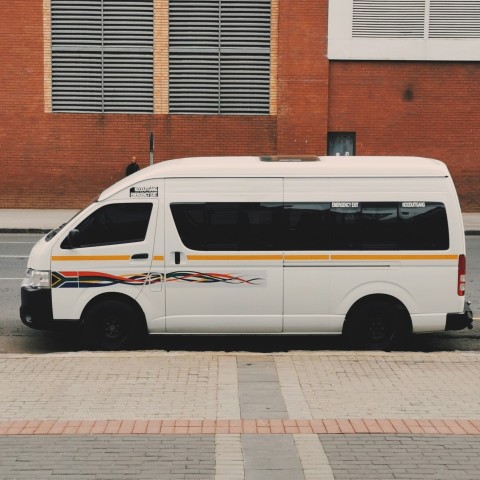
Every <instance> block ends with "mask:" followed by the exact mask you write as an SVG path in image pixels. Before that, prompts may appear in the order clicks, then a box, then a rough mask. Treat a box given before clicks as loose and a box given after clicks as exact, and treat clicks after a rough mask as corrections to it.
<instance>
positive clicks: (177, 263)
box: [174, 252, 180, 265]
mask: <svg viewBox="0 0 480 480" xmlns="http://www.w3.org/2000/svg"><path fill="white" fill-rule="evenodd" d="M174 256H175V265H180V252H175V255H174Z"/></svg>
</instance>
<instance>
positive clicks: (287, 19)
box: [277, 0, 329, 154]
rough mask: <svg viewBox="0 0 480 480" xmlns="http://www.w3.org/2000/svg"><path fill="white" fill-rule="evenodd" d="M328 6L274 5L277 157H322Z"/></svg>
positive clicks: (310, 0) (311, 1) (313, 2)
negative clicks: (276, 20) (276, 25)
mask: <svg viewBox="0 0 480 480" xmlns="http://www.w3.org/2000/svg"><path fill="white" fill-rule="evenodd" d="M327 6H328V1H327V0H321V1H319V0H280V1H279V56H278V123H277V125H278V130H277V135H278V141H277V149H278V153H280V154H290V153H305V154H325V152H326V149H327V145H326V141H327V121H328V68H329V64H328V59H327V19H328V11H327V10H328V9H327Z"/></svg>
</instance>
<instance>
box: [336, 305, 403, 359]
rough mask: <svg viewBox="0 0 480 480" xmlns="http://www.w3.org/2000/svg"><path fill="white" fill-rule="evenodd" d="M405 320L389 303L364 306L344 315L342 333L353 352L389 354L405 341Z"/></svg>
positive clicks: (400, 311) (401, 312) (399, 311)
mask: <svg viewBox="0 0 480 480" xmlns="http://www.w3.org/2000/svg"><path fill="white" fill-rule="evenodd" d="M405 317H406V315H405V313H404V312H403V311H402V310H399V309H398V308H395V306H394V305H392V304H391V303H389V302H386V301H376V302H371V303H364V304H362V305H359V306H358V307H356V308H355V309H354V310H353V311H352V312H350V313H349V314H348V315H347V319H346V324H345V330H344V333H345V336H346V337H347V340H348V342H349V343H350V345H351V346H352V347H353V348H358V349H364V350H391V349H393V348H398V347H400V346H402V345H403V344H404V343H405V341H406V339H407V336H408V332H409V330H408V322H407V321H406V318H405Z"/></svg>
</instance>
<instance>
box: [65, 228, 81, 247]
mask: <svg viewBox="0 0 480 480" xmlns="http://www.w3.org/2000/svg"><path fill="white" fill-rule="evenodd" d="M67 241H68V248H77V247H79V246H80V232H79V231H78V230H77V229H76V228H74V229H73V230H70V231H69V232H68V236H67Z"/></svg>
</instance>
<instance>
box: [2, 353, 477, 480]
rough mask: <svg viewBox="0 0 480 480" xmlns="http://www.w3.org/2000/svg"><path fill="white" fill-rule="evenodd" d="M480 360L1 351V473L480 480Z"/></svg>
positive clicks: (461, 356) (469, 356) (471, 356)
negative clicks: (9, 352) (36, 353)
mask: <svg viewBox="0 0 480 480" xmlns="http://www.w3.org/2000/svg"><path fill="white" fill-rule="evenodd" d="M479 367H480V354H477V353H465V352H450V353H416V352H406V353H403V352H392V353H383V352H298V353H289V354H251V353H236V354H233V353H232V354H226V353H208V352H206V353H201V354H199V353H188V352H169V353H167V352H115V353H102V352H79V353H72V354H49V355H0V392H1V393H0V452H1V456H0V478H2V479H8V478H12V479H23V478H35V479H36V480H37V479H43V478H45V479H47V478H70V479H72V478H84V479H110V478H112V479H114V478H137V479H147V478H148V479H149V478H161V479H176V478H183V479H190V478H191V479H194V478H195V479H203V478H208V479H214V478H215V479H217V480H227V479H241V478H246V479H249V480H257V479H262V480H268V479H273V478H275V479H277V478H278V479H283V478H285V479H289V480H291V479H293V480H295V479H297V478H298V479H305V480H310V479H312V480H313V479H340V478H341V479H358V478H368V479H370V478H382V479H387V478H409V479H413V478H432V479H433V478H435V479H438V478H448V479H454V478H471V479H474V478H479V479H480V455H479V454H480V376H479V375H478V372H479V371H480V370H479Z"/></svg>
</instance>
